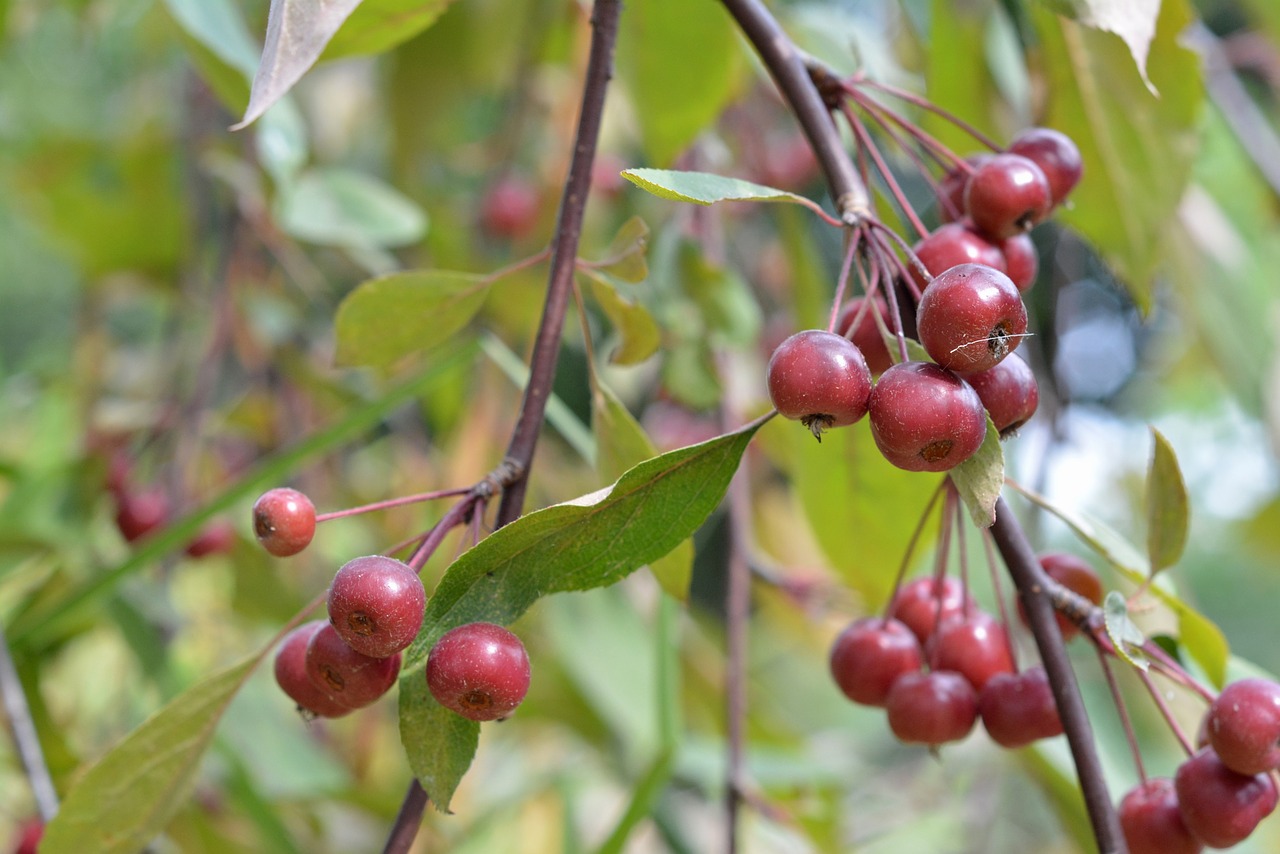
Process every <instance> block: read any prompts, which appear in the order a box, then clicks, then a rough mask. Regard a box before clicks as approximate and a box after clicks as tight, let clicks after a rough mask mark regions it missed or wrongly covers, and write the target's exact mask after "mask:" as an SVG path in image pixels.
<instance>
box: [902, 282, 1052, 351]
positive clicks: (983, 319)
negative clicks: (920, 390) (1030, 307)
mask: <svg viewBox="0 0 1280 854" xmlns="http://www.w3.org/2000/svg"><path fill="white" fill-rule="evenodd" d="M916 329H917V331H918V332H919V335H920V343H921V344H923V345H924V349H925V350H927V351H928V353H929V356H930V357H932V358H933V360H934V361H935V362H937V363H938V364H939V365H941V366H942V367H944V368H949V369H950V370H953V371H962V372H968V371H985V370H986V369H987V368H993V367H995V366H996V365H997V364H999V363H1000V360H1001V359H1003V358H1004V357H1005V356H1007V355H1009V354H1010V353H1011V352H1013V351H1014V350H1015V349H1016V348H1017V346H1018V345H1019V344H1021V343H1022V338H1023V336H1024V335H1025V334H1026V332H1027V307H1026V306H1025V305H1023V303H1022V296H1021V295H1020V294H1019V293H1018V289H1017V288H1016V287H1014V285H1013V282H1012V281H1011V280H1010V279H1009V277H1008V276H1006V275H1005V274H1004V273H1001V272H1000V271H999V270H996V269H993V268H991V267H987V266H984V265H981V264H960V265H959V266H956V267H952V268H950V269H949V270H946V271H944V272H942V273H940V274H939V275H937V276H935V277H934V280H933V282H932V283H930V285H929V287H927V288H925V289H924V293H923V294H922V295H921V297H920V304H919V305H918V306H917V307H916Z"/></svg>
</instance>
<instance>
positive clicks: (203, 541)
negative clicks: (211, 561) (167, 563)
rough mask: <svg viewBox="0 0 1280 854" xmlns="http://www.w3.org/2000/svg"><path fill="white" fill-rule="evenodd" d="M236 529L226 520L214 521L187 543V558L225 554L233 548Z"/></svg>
mask: <svg viewBox="0 0 1280 854" xmlns="http://www.w3.org/2000/svg"><path fill="white" fill-rule="evenodd" d="M235 544H236V529H235V527H234V526H233V525H232V524H231V523H230V522H229V521H227V520H226V519H214V520H213V521H212V522H210V523H209V524H207V525H205V526H204V527H203V528H201V529H200V533H198V534H196V536H195V538H194V539H193V540H192V541H191V542H189V543H187V555H188V556H189V557H196V558H200V557H206V556H208V555H213V554H226V553H228V552H230V551H231V549H232V548H234V547H235Z"/></svg>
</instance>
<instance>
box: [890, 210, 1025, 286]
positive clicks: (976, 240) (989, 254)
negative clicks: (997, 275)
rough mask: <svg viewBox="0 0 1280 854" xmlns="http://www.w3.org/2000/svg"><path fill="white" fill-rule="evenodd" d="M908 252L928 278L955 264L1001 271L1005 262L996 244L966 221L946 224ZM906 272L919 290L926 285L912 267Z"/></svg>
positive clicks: (921, 276) (922, 239)
mask: <svg viewBox="0 0 1280 854" xmlns="http://www.w3.org/2000/svg"><path fill="white" fill-rule="evenodd" d="M911 251H912V252H914V253H915V256H916V258H917V259H918V260H919V261H920V263H921V264H923V265H924V268H925V269H926V270H928V271H929V275H930V276H937V275H938V274H939V273H942V272H943V271H945V270H950V269H951V268H952V267H955V266H956V265H958V264H982V265H984V266H987V267H991V268H993V269H997V270H1000V271H1002V272H1003V271H1004V269H1005V263H1006V262H1005V257H1004V254H1003V253H1001V251H1000V250H999V249H998V248H997V247H996V245H995V244H994V243H992V242H991V241H990V240H988V239H987V238H985V237H983V236H982V235H980V234H978V233H977V232H976V231H974V230H973V226H972V224H971V223H969V222H968V221H965V222H949V223H947V224H946V225H942V226H939V227H938V228H937V229H936V230H934V231H933V233H931V234H929V235H928V236H927V237H924V238H921V239H920V241H919V242H917V243H916V245H915V246H914V247H912V249H911ZM907 269H909V270H910V271H911V277H912V278H913V279H915V281H916V284H917V285H918V286H919V287H921V288H924V287H927V286H928V282H927V281H926V280H925V277H924V276H923V275H922V274H921V273H920V269H919V268H918V267H917V266H916V265H915V264H911V265H909V266H908V268H907Z"/></svg>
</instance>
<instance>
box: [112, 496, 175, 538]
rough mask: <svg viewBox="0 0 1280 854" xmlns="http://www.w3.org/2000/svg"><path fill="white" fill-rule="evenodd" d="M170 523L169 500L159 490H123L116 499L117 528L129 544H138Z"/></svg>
mask: <svg viewBox="0 0 1280 854" xmlns="http://www.w3.org/2000/svg"><path fill="white" fill-rule="evenodd" d="M168 521H169V499H168V498H167V497H166V496H165V494H164V491H163V490H160V489H158V488H150V489H141V490H138V491H136V492H133V491H129V490H123V491H121V492H120V493H119V495H118V496H117V498H116V527H117V528H119V529H120V534H121V536H123V537H124V538H125V540H127V541H128V542H130V543H132V542H136V541H138V540H140V539H142V538H143V537H145V536H146V535H147V534H150V533H151V532H152V531H155V530H157V529H159V528H162V527H164V525H165V523H166V522H168Z"/></svg>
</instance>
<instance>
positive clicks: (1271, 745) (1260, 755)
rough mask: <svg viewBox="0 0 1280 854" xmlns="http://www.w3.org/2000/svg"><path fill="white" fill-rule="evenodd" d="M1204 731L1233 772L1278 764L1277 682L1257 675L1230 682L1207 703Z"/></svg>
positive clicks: (1259, 771) (1265, 769)
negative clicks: (1259, 677)
mask: <svg viewBox="0 0 1280 854" xmlns="http://www.w3.org/2000/svg"><path fill="white" fill-rule="evenodd" d="M1205 732H1206V733H1207V735H1208V737H1209V744H1210V745H1211V746H1212V747H1213V750H1214V752H1215V753H1217V754H1218V758H1219V759H1221V760H1222V764H1223V765H1225V766H1227V767H1228V768H1230V769H1231V770H1232V771H1235V772H1236V773H1237V774H1262V773H1265V772H1268V771H1272V770H1274V769H1276V768H1280V685H1277V684H1276V683H1275V682H1272V681H1271V680H1269V679H1257V678H1251V679H1241V680H1239V681H1238V682H1232V683H1231V684H1230V685H1228V686H1227V687H1225V688H1223V689H1222V693H1221V694H1219V695H1218V697H1217V699H1216V700H1214V701H1213V703H1212V704H1210V706H1209V711H1208V713H1207V714H1206V715H1205Z"/></svg>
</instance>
